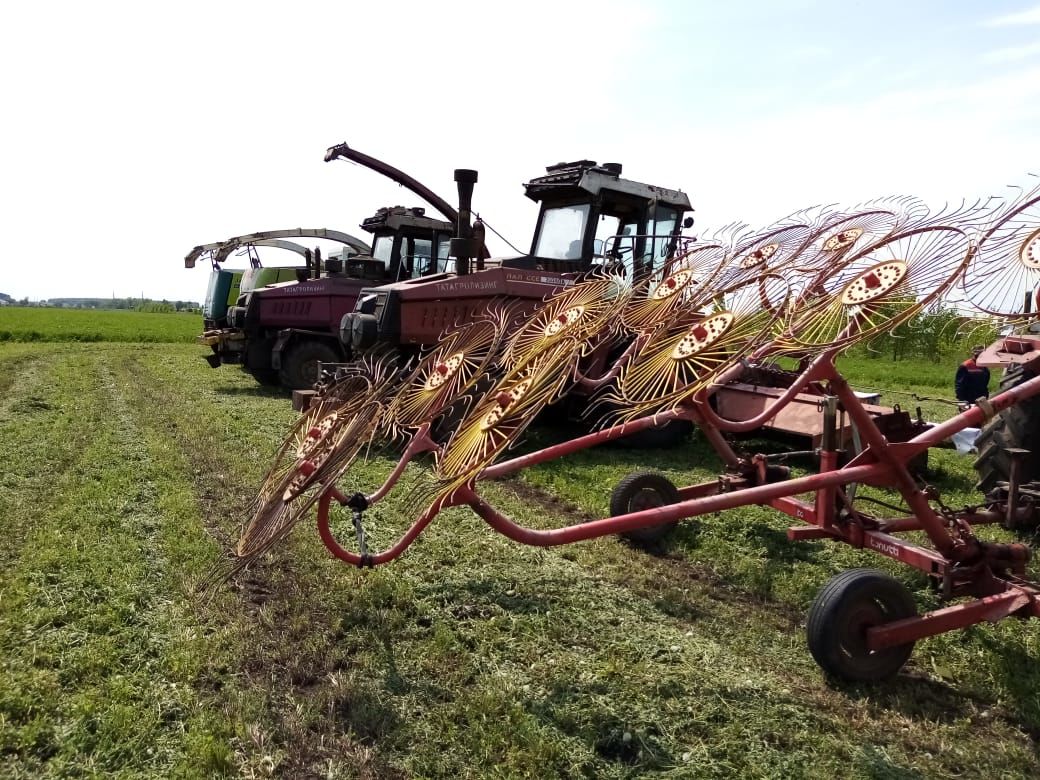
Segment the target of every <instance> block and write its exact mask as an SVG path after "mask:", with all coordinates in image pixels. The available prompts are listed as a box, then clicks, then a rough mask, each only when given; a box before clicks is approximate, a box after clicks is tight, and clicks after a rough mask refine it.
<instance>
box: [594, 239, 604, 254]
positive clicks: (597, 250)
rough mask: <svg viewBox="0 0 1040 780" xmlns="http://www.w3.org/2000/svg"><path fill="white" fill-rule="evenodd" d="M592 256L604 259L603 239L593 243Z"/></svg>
mask: <svg viewBox="0 0 1040 780" xmlns="http://www.w3.org/2000/svg"><path fill="white" fill-rule="evenodd" d="M592 256H593V257H603V239H602V238H596V239H593V241H592Z"/></svg>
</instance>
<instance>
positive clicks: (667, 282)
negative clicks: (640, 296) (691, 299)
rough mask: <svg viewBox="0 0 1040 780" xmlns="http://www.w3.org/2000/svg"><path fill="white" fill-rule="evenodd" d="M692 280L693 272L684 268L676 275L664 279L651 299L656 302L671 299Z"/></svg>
mask: <svg viewBox="0 0 1040 780" xmlns="http://www.w3.org/2000/svg"><path fill="white" fill-rule="evenodd" d="M692 279H693V271H691V270H690V269H688V268H683V269H682V270H680V271H676V272H675V273H674V274H671V275H669V276H666V277H665V278H664V279H662V280H661V283H660V284H659V285H657V289H655V290H654V292H653V295H651V296H650V297H651V298H652V299H653V300H655V301H661V300H664V299H665V298H671V297H672V296H673V295H675V294H676V293H677V292H679V291H680V290H682V289H683V288H684V287H686V285H688V284H689V283H690V281H691V280H692Z"/></svg>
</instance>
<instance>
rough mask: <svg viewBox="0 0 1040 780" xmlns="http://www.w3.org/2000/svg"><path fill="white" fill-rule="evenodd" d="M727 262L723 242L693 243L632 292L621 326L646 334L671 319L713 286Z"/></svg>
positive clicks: (624, 310) (622, 315) (622, 312)
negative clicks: (683, 252)
mask: <svg viewBox="0 0 1040 780" xmlns="http://www.w3.org/2000/svg"><path fill="white" fill-rule="evenodd" d="M726 261H727V257H726V250H725V249H724V248H723V247H722V246H721V245H719V244H702V245H694V246H693V247H692V248H690V249H689V250H688V251H687V252H686V253H685V254H683V255H681V256H679V257H677V258H675V259H673V260H671V261H670V262H669V263H667V264H666V265H665V266H664V267H663V268H662V269H661V271H660V272H659V273H657V274H654V275H653V276H652V277H650V278H649V279H647V280H646V281H645V282H643V283H642V284H641V285H639V287H638V288H637V289H635V290H634V291H633V293H632V296H631V298H630V299H629V302H628V305H627V306H625V308H624V309H623V310H622V311H621V323H622V325H624V326H625V327H626V328H628V329H629V330H632V331H636V332H642V333H646V332H649V331H651V330H653V329H654V328H656V327H657V326H658V325H661V324H662V323H665V322H668V321H669V320H671V319H672V317H673V316H675V314H676V313H677V312H679V311H681V310H683V309H686V308H688V307H690V306H691V305H694V304H695V302H696V301H697V300H699V299H701V298H702V297H703V296H704V294H705V291H706V290H709V289H711V288H712V286H713V284H714V281H715V279H716V277H717V276H718V275H719V274H720V273H721V272H722V271H723V269H724V267H725V265H726Z"/></svg>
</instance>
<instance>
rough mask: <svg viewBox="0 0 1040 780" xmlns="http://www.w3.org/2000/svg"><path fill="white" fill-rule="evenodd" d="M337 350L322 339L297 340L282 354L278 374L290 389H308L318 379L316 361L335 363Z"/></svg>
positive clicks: (338, 358)
mask: <svg viewBox="0 0 1040 780" xmlns="http://www.w3.org/2000/svg"><path fill="white" fill-rule="evenodd" d="M341 359H342V358H341V357H340V354H339V352H337V351H336V350H335V348H333V347H332V346H331V345H329V344H326V343H325V342H324V341H314V340H313V339H308V340H306V341H299V342H297V343H296V344H294V345H293V346H292V347H290V348H289V351H288V352H286V353H285V355H283V356H282V367H281V368H280V369H279V371H278V376H279V378H280V379H281V380H282V384H283V385H284V386H285V387H287V388H289V389H290V390H310V389H311V388H312V387H314V384H315V383H316V382H317V381H318V363H336V362H339V361H340V360H341Z"/></svg>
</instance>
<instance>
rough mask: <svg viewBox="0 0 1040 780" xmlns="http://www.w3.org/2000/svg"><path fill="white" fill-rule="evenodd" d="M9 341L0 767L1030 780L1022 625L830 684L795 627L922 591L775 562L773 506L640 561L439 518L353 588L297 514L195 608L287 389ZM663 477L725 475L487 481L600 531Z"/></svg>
mask: <svg viewBox="0 0 1040 780" xmlns="http://www.w3.org/2000/svg"><path fill="white" fill-rule="evenodd" d="M158 316H169V315H158ZM26 347H27V345H20V344H11V345H0V367H2V368H3V369H4V371H0V377H4V376H10V377H12V378H11V380H10V382H9V387H8V389H7V393H6V394H5V395H4V399H5V400H4V401H3V402H2V403H0V431H2V436H3V440H4V441H5V444H6V451H5V452H4V453H3V454H2V455H0V457H2V458H3V464H2V465H3V472H2V473H3V476H2V477H0V479H2V482H0V523H2V524H3V532H4V538H5V546H4V548H3V551H2V552H0V555H3V556H4V563H5V566H4V569H3V573H2V574H0V642H2V643H3V644H2V647H0V650H2V652H3V661H2V663H3V678H2V679H3V682H2V683H0V687H2V692H0V707H2V709H0V714H2V720H0V745H2V746H3V749H2V751H0V774H4V775H9V776H15V777H17V776H55V777H56V776H67V775H69V774H73V773H77V772H78V773H80V774H91V773H96V774H104V775H115V776H118V775H123V776H134V777H139V776H154V777H168V776H174V775H182V776H216V775H219V774H222V773H225V774H237V775H243V776H262V775H264V774H275V775H278V776H284V777H309V776H322V777H325V776H331V777H373V778H375V777H379V778H383V777H406V776H418V777H445V776H459V777H487V776H503V777H524V776H528V777H539V778H541V777H554V776H560V777H634V776H642V775H651V774H652V775H658V774H663V775H666V776H673V777H733V776H740V777H799V776H801V777H834V776H839V775H840V776H842V777H879V776H880V777H914V776H933V777H947V776H978V777H1022V776H1035V775H1037V774H1038V773H1040V754H1038V751H1037V748H1036V741H1035V740H1036V738H1037V736H1038V735H1040V712H1038V706H1037V700H1038V696H1040V679H1038V677H1037V672H1036V671H1034V670H1035V669H1036V668H1037V664H1036V659H1037V656H1038V654H1040V631H1038V626H1037V625H1036V623H1035V621H1034V622H1022V623H1019V622H1011V621H1004V622H1002V623H1000V624H998V625H996V626H980V627H976V628H973V629H970V630H969V631H965V632H957V633H953V634H948V635H945V636H943V637H938V638H935V639H932V640H928V641H927V642H923V643H921V644H920V646H919V647H918V650H917V651H916V653H915V655H914V657H913V659H912V660H911V663H910V665H909V667H908V669H907V671H906V673H904V674H903V675H901V676H900V677H899V678H897V679H896V680H895V681H893V682H891V683H888V684H885V685H881V686H864V687H835V686H832V685H830V684H828V683H827V682H826V680H824V678H823V676H822V675H821V673H820V672H819V670H818V669H817V667H816V666H815V665H814V664H813V662H812V660H811V658H810V657H809V654H808V652H807V650H806V648H805V639H804V631H803V627H802V621H803V616H804V609H805V607H806V605H807V604H808V603H809V602H810V601H811V599H812V598H813V596H814V595H815V592H816V590H817V589H818V588H819V587H820V586H821V585H822V584H823V582H825V581H826V579H827V578H828V577H829V576H831V575H833V574H834V573H837V572H838V571H841V570H843V569H846V568H850V567H853V566H860V565H868V566H875V567H880V568H885V569H886V570H889V571H892V572H893V573H895V574H896V575H897V576H899V577H900V578H901V579H903V580H904V581H906V582H908V583H909V584H910V585H911V586H912V587H913V588H914V589H915V592H916V593H917V596H918V600H919V604H920V606H921V607H922V608H927V607H929V606H931V605H932V604H933V603H934V598H933V596H932V595H931V594H930V593H929V592H928V591H927V590H924V589H923V588H922V583H921V582H920V580H919V579H917V578H916V577H915V576H914V574H913V573H912V572H911V571H910V570H908V569H906V568H905V567H896V566H894V565H890V564H888V563H887V561H886V560H885V559H881V558H879V557H877V556H873V555H870V554H868V553H866V552H863V551H857V550H853V549H851V548H848V547H844V546H838V545H827V544H825V543H822V542H817V543H806V542H803V543H797V544H794V543H790V542H787V541H786V538H785V536H784V529H785V528H786V526H787V525H788V522H787V521H785V519H784V518H783V517H782V516H780V515H779V514H777V513H775V512H771V511H769V510H764V509H758V508H748V509H743V510H734V511H731V512H726V513H722V514H720V515H714V516H708V517H704V518H701V519H699V520H695V521H690V522H688V523H685V524H684V525H683V526H682V527H681V528H680V530H679V531H678V533H677V534H676V536H675V538H674V539H673V540H672V541H671V542H670V544H669V546H668V547H667V548H666V549H665V550H663V551H662V552H661V553H660V554H659V555H649V554H647V553H644V552H640V551H638V550H635V549H633V548H631V547H629V546H628V545H625V544H623V543H620V542H618V541H617V540H615V539H609V538H608V539H601V540H597V541H593V542H588V543H583V544H577V545H571V546H566V547H561V548H556V549H550V550H539V549H533V548H527V547H522V546H518V545H516V544H513V543H511V542H509V541H508V540H506V539H505V538H504V537H501V536H499V535H497V534H494V533H493V532H492V531H490V530H489V529H488V528H487V527H486V526H485V525H484V524H483V523H481V522H480V521H479V520H478V519H477V518H475V516H474V515H473V514H472V513H471V512H468V511H463V510H451V511H449V512H446V513H444V514H443V515H442V516H440V517H438V518H437V520H436V521H435V522H434V523H433V524H432V525H431V526H430V528H429V529H428V530H427V532H426V533H425V534H424V535H423V536H422V537H421V539H420V541H419V542H417V543H416V545H414V546H413V547H412V548H411V549H410V550H409V552H408V553H407V554H406V555H405V556H404V557H403V558H402V559H401V560H400V561H397V562H395V563H394V564H391V565H389V566H387V567H384V568H380V569H376V570H375V571H371V572H358V571H356V570H353V569H350V568H347V567H345V566H342V565H341V564H338V563H337V562H335V561H333V560H331V559H330V557H329V556H328V554H327V553H326V552H325V550H324V548H323V547H322V546H321V545H320V543H319V542H318V540H317V539H316V534H314V532H313V530H312V525H311V523H310V522H305V523H304V524H303V525H302V526H301V527H300V528H299V529H297V531H296V532H295V533H294V534H293V535H292V536H291V537H290V538H289V539H287V540H286V543H285V544H283V545H282V546H281V547H279V548H277V549H276V550H275V551H273V552H272V553H271V555H270V556H268V558H267V559H266V560H265V561H263V562H262V563H261V564H260V565H258V566H256V567H255V569H254V570H253V571H251V572H247V573H246V574H244V575H242V576H241V577H240V578H239V579H238V580H236V582H234V583H232V584H230V585H228V586H226V587H223V588H221V589H219V590H218V591H217V592H216V593H215V594H214V595H213V596H212V597H211V598H210V600H208V601H197V600H193V599H192V598H191V597H190V595H189V592H190V585H189V584H190V583H191V582H193V581H196V580H197V579H198V578H200V577H201V576H203V575H204V574H205V573H206V572H207V571H208V570H209V567H210V566H211V565H212V564H213V563H214V562H215V561H216V560H217V558H218V556H219V550H220V548H221V546H222V545H223V544H225V543H226V541H227V540H229V539H231V538H233V537H234V535H235V533H236V531H237V525H238V523H239V522H240V521H241V519H242V515H243V512H244V507H245V506H246V504H247V502H248V500H249V498H250V496H251V491H252V490H253V489H254V488H255V486H256V484H257V483H258V480H259V478H260V475H261V474H262V473H263V470H264V469H265V468H266V465H267V458H268V453H270V452H272V451H273V450H274V448H275V446H276V445H277V443H278V441H279V439H280V437H281V435H282V433H283V432H284V430H285V429H286V428H287V427H288V424H289V422H290V421H291V420H292V419H293V413H292V411H291V410H290V409H289V405H288V401H287V399H286V397H285V396H284V395H280V394H278V393H274V392H271V391H269V390H266V389H263V388H259V387H257V386H256V385H255V384H254V383H253V382H252V380H251V379H249V377H247V376H245V375H243V374H241V372H237V371H229V370H227V369H226V368H224V369H220V370H211V369H209V368H207V367H206V366H205V364H204V363H203V361H201V360H199V359H198V356H199V354H200V349H198V348H194V347H191V346H157V345H151V346H149V345H146V346H121V345H79V346H73V345H64V346H62V347H61V349H60V353H59V350H58V349H56V348H51V347H50V346H49V345H41V346H39V347H36V348H34V349H35V351H33V350H32V349H26ZM869 362H870V363H873V362H874V361H869ZM850 373H851V372H850ZM951 375H952V374H951ZM887 378H888V377H887V376H886V379H887ZM879 384H880V383H879ZM911 387H912V386H911ZM550 435H551V434H550V433H549V432H546V431H545V430H544V429H535V430H534V431H532V434H531V438H532V441H530V442H528V446H530V445H531V444H534V443H544V441H546V440H548V437H549V436H550ZM935 458H936V460H935V464H934V465H935V466H936V467H937V468H938V469H939V477H938V481H939V484H940V485H941V486H942V488H943V490H944V497H945V498H946V499H947V501H948V502H949V503H956V502H958V501H960V502H963V501H966V500H968V497H969V496H970V484H969V482H970V475H969V473H968V467H967V466H966V465H965V464H966V463H969V462H970V461H968V460H967V459H963V458H959V457H958V456H956V455H955V454H954V453H952V452H949V451H942V452H939V453H936V454H935ZM662 463H664V464H666V467H665V468H664V469H663V470H664V471H665V472H666V473H668V474H669V475H671V476H672V477H674V478H675V480H676V481H678V482H681V483H690V482H694V481H700V480H702V479H706V478H710V477H711V475H713V474H714V473H715V470H716V468H717V464H716V462H715V460H714V456H713V455H712V454H711V453H710V451H709V450H708V449H707V448H706V447H705V446H703V445H702V444H701V443H699V441H698V440H697V439H696V438H694V439H692V440H691V441H690V442H689V443H688V444H686V445H684V446H683V447H682V448H680V449H679V450H677V451H669V452H667V453H659V452H638V451H624V450H618V449H608V448H602V449H599V450H593V451H589V452H586V453H580V454H579V455H576V456H573V457H572V458H569V459H567V460H564V461H560V462H557V463H551V464H545V465H543V466H539V467H537V468H534V469H528V470H527V471H525V472H523V473H522V474H521V475H519V476H518V477H516V478H513V479H509V480H503V481H500V482H496V483H491V484H488V485H485V486H482V488H481V490H482V492H483V493H485V494H486V496H487V497H488V499H489V500H491V501H492V502H493V503H495V505H496V506H500V507H502V508H503V510H504V511H506V512H508V513H509V514H510V515H511V516H513V517H514V518H516V519H517V520H518V521H520V522H524V523H526V524H529V525H532V526H538V527H549V526H554V525H559V524H561V523H565V522H575V521H577V520H579V519H582V518H585V517H598V516H601V515H603V514H605V511H606V505H607V499H608V497H609V492H610V489H611V488H612V486H613V484H614V483H615V482H616V481H617V480H618V479H620V478H621V477H622V476H623V475H624V474H625V473H627V472H628V471H630V470H635V469H644V468H655V467H660V464H662ZM389 465H390V462H389V461H388V460H386V459H382V458H379V457H375V458H373V460H372V461H371V462H369V463H365V464H360V465H359V466H358V467H357V468H356V469H355V470H353V471H352V472H351V475H350V477H349V479H348V480H346V481H345V482H346V484H345V488H347V489H350V490H353V489H356V488H364V487H371V486H372V485H374V484H376V483H377V482H378V481H379V480H380V479H381V477H382V476H383V474H385V472H386V470H387V469H388V468H389ZM551 496H559V498H560V500H556V499H554V498H552V497H551ZM378 509H379V510H380V511H379V512H378V513H377V512H374V511H373V512H371V513H369V515H367V516H366V522H374V523H377V526H376V527H375V528H373V529H372V532H373V534H374V535H376V537H377V538H378V539H381V540H388V539H390V538H392V537H393V536H394V535H395V533H396V532H399V530H400V529H401V528H402V527H404V526H405V525H406V524H407V522H408V520H409V519H408V518H406V517H402V516H401V514H400V512H399V509H400V504H399V503H398V498H396V497H393V496H392V498H391V500H389V501H388V502H387V503H386V504H384V505H380V507H378ZM339 520H340V521H341V522H346V521H347V518H345V517H340V518H339ZM149 750H151V751H152V752H151V753H149V752H148V751H149Z"/></svg>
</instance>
